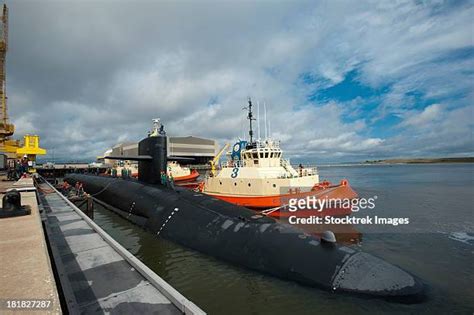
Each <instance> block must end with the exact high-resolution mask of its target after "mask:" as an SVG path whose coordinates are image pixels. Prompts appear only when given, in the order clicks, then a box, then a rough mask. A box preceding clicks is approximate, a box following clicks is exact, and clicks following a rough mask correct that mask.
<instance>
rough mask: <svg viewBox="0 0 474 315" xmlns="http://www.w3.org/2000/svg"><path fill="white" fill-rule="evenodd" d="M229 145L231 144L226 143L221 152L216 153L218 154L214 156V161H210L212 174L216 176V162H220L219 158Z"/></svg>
mask: <svg viewBox="0 0 474 315" xmlns="http://www.w3.org/2000/svg"><path fill="white" fill-rule="evenodd" d="M228 147H229V144H228V143H226V144H225V145H224V146H223V147H222V149H221V150H220V151H219V153H217V154H216V156H215V157H214V159H212V161H210V162H209V163H211V176H216V169H217V167H216V164H217V163H218V162H219V159H220V158H221V155H222V153H224V152H225V150H227V148H228Z"/></svg>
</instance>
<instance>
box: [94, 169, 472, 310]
mask: <svg viewBox="0 0 474 315" xmlns="http://www.w3.org/2000/svg"><path fill="white" fill-rule="evenodd" d="M319 172H320V176H321V179H328V180H331V181H333V182H338V181H340V180H341V179H343V178H346V179H348V180H349V182H350V183H351V185H352V186H353V188H354V189H355V190H356V191H357V192H358V193H359V195H360V196H362V197H372V196H377V203H376V208H375V209H373V210H371V212H362V211H360V212H359V213H357V214H355V215H356V216H365V215H367V214H369V215H374V214H376V215H378V216H386V217H409V218H410V224H409V225H408V226H404V227H401V226H398V227H380V228H374V227H370V226H356V227H354V228H355V229H357V230H358V231H360V232H361V233H362V236H361V238H360V239H359V242H358V243H357V244H353V245H351V246H354V247H359V248H360V249H362V250H363V251H365V252H369V253H371V254H374V255H376V256H379V257H381V258H384V259H385V260H387V261H389V262H391V263H393V264H396V265H399V266H401V267H402V268H404V269H405V270H407V271H409V272H411V273H412V274H414V275H416V276H418V277H419V278H421V279H423V280H424V282H425V283H426V284H427V286H428V298H427V300H426V301H425V302H423V303H420V304H412V305H404V304H398V303H393V302H387V301H384V300H378V299H370V298H359V297H352V296H346V295H339V294H333V293H330V292H325V291H322V290H318V289H315V288H308V287H304V286H302V285H299V284H296V283H293V282H289V281H283V280H279V279H276V278H273V277H271V276H266V275H262V274H259V273H257V272H253V271H250V270H246V269H243V268H240V267H237V266H233V265H229V264H227V263H224V262H221V261H219V260H216V259H213V258H211V257H209V256H207V255H203V254H200V253H198V252H196V251H193V250H190V249H187V248H184V247H182V246H179V245H177V244H174V243H172V242H169V241H166V240H164V239H160V238H157V237H155V236H154V235H152V234H151V233H148V232H146V231H144V230H142V229H141V228H139V227H137V226H135V225H133V224H131V223H129V222H128V221H126V220H124V219H122V218H121V217H119V216H117V215H115V214H114V213H111V212H109V211H107V210H104V209H101V208H100V207H97V208H96V214H95V221H96V222H97V223H98V224H99V225H100V226H101V227H102V228H104V229H105V230H106V231H107V232H108V233H109V234H110V235H112V236H113V237H114V238H115V239H116V240H117V241H119V242H120V243H121V244H122V245H123V246H124V247H126V248H127V249H128V250H129V251H131V252H132V253H133V254H135V255H136V256H137V257H138V258H139V259H141V260H142V261H143V262H144V263H145V264H146V265H147V266H149V267H150V268H151V269H153V270H154V271H155V272H156V273H157V274H158V275H160V276H161V277H162V278H164V279H165V280H166V281H168V282H169V283H170V284H171V285H172V286H173V287H175V288H176V289H177V290H178V291H180V292H181V293H182V294H184V295H185V296H186V297H187V298H189V299H190V300H192V301H193V302H195V303H196V304H197V305H199V306H200V307H201V308H202V309H204V310H205V311H206V312H208V313H209V314H315V313H326V314H380V313H393V314H398V313H400V314H402V313H403V314H406V313H417V314H419V313H422V314H448V313H459V314H473V311H474V276H473V275H474V219H473V218H474V209H473V207H474V200H473V199H474V197H473V196H474V165H468V164H458V165H454V164H439V165H438V164H431V165H393V166H383V165H373V166H350V167H341V166H339V167H336V166H333V167H321V168H320V169H319ZM366 211H368V210H366ZM282 246H284V245H282ZM314 268H318V266H317V265H316V266H314Z"/></svg>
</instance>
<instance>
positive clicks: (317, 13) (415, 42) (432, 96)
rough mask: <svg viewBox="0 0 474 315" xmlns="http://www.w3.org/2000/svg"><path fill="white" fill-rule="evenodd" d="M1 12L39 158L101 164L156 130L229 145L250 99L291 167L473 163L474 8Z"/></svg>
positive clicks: (224, 6)
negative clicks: (456, 159)
mask: <svg viewBox="0 0 474 315" xmlns="http://www.w3.org/2000/svg"><path fill="white" fill-rule="evenodd" d="M6 3H7V5H8V7H9V9H10V12H9V13H10V16H9V17H10V23H9V51H8V55H7V95H8V104H9V115H10V119H11V121H12V122H13V123H14V124H15V125H16V133H15V137H17V138H20V137H21V136H22V135H23V134H25V133H36V134H39V135H40V136H41V146H42V147H44V148H46V149H47V150H48V155H47V156H46V157H45V158H44V159H43V160H52V159H55V160H81V161H82V160H93V159H94V158H95V157H96V156H98V155H101V154H102V153H103V152H104V151H105V150H106V149H108V148H110V147H111V146H113V145H114V144H116V143H120V142H136V141H139V140H140V139H142V138H143V137H144V136H146V134H147V131H148V130H149V129H150V128H151V119H152V118H156V117H159V118H161V121H162V122H163V124H164V125H165V129H166V131H167V132H168V135H172V136H187V135H194V136H201V137H206V138H213V139H216V140H218V142H219V144H221V145H223V144H224V143H226V142H234V141H235V140H236V139H237V138H239V137H240V138H242V137H243V136H245V134H246V132H247V128H248V122H247V121H245V115H246V113H245V112H244V111H243V109H242V108H243V107H244V106H246V102H247V99H248V97H251V98H252V100H253V102H254V105H255V111H257V108H258V107H259V108H260V111H259V112H260V117H261V119H260V136H261V137H264V135H265V127H264V125H265V124H264V119H263V117H264V115H263V112H264V104H265V107H266V109H267V121H268V125H269V128H267V129H269V131H270V135H271V137H272V138H275V139H279V140H280V141H281V146H282V149H283V150H284V154H285V156H286V157H288V158H292V159H293V160H294V159H296V160H300V161H311V162H319V161H363V160H366V159H382V158H391V157H440V156H472V155H474V142H473V129H474V128H473V121H474V119H473V118H474V117H473V108H474V80H473V77H474V22H473V21H474V18H473V17H474V2H473V1H342V0H337V1H282V0H280V1H260V2H254V1H217V0H216V1H199V2H198V1H183V0H178V1H109V0H100V1H91V0H89V1H74V2H73V1H47V0H46V1H6ZM257 105H258V106H257ZM255 114H257V113H255Z"/></svg>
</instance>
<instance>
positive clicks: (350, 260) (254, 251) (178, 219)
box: [64, 126, 424, 303]
mask: <svg viewBox="0 0 474 315" xmlns="http://www.w3.org/2000/svg"><path fill="white" fill-rule="evenodd" d="M106 158H110V159H121V160H124V159H125V160H127V159H130V160H137V161H138V164H139V178H138V180H134V179H122V178H112V177H104V176H96V175H85V174H69V175H67V176H66V177H65V178H64V180H65V181H67V182H68V183H69V184H71V185H75V183H76V182H77V181H79V182H81V183H82V184H83V188H84V190H85V191H86V192H87V193H89V194H91V195H92V196H94V197H95V198H97V199H99V200H100V201H102V202H104V203H106V204H108V205H110V206H111V208H112V209H114V211H115V212H117V213H119V214H120V215H121V216H123V217H124V218H126V219H127V220H130V221H132V222H133V223H135V224H137V225H139V226H142V227H143V228H144V229H146V230H148V231H149V232H151V233H153V234H155V235H156V236H157V237H163V238H166V239H168V240H170V241H173V242H175V243H178V244H180V245H182V246H185V247H188V248H191V249H193V250H196V251H199V252H201V253H204V254H207V255H210V256H213V257H215V258H218V259H221V260H223V261H226V262H229V263H231V264H234V265H238V266H242V267H246V268H249V269H252V270H255V271H259V272H262V273H266V274H269V275H273V276H276V277H278V278H281V279H286V280H291V281H295V282H298V283H301V284H303V285H307V286H312V287H317V288H321V289H325V290H328V291H332V292H336V293H338V292H344V293H351V294H357V295H363V296H367V297H381V298H386V299H392V300H396V301H399V302H407V303H413V302H419V301H420V300H422V297H423V296H424V284H423V283H422V281H421V280H420V279H418V278H417V277H415V276H413V275H411V274H410V273H408V272H407V271H405V270H403V269H401V268H399V267H397V266H395V265H392V264H390V263H388V262H386V261H384V260H383V259H380V258H378V257H375V256H373V255H371V254H368V253H364V252H362V251H359V250H354V249H352V248H350V247H347V246H342V245H338V244H336V243H332V242H326V241H324V239H320V238H318V237H316V236H313V235H309V234H307V233H305V232H303V231H302V230H300V229H298V228H296V227H293V226H291V225H288V224H284V223H281V222H278V221H277V220H275V219H274V218H271V217H267V216H263V215H259V214H256V213H255V212H254V211H252V210H249V209H247V208H244V207H241V206H237V205H234V204H231V203H227V202H225V201H222V200H219V199H216V198H213V197H211V196H208V195H205V194H202V193H200V192H195V191H192V190H188V189H185V188H180V187H176V188H174V187H168V186H169V185H163V184H162V183H161V182H160V174H161V171H166V165H167V138H166V134H165V132H164V130H163V126H161V128H160V130H159V132H153V133H152V134H150V135H149V136H148V137H146V138H144V139H143V140H141V141H140V142H139V146H138V156H133V157H124V156H120V157H116V156H108V157H106Z"/></svg>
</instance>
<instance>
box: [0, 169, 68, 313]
mask: <svg viewBox="0 0 474 315" xmlns="http://www.w3.org/2000/svg"><path fill="white" fill-rule="evenodd" d="M11 188H16V189H18V190H20V191H23V192H21V200H22V205H25V206H27V207H29V208H30V210H31V214H30V215H26V216H21V217H13V218H4V219H0V257H1V259H0V302H1V305H0V314H13V313H14V314H18V312H19V311H26V310H27V309H21V308H16V307H15V308H11V309H7V301H18V300H33V299H34V300H49V301H51V305H50V306H49V307H48V309H43V310H41V309H38V310H37V311H35V314H60V313H61V306H60V303H59V297H58V293H57V287H56V283H55V280H54V275H53V271H52V268H51V262H50V258H49V255H48V249H47V244H46V242H45V236H44V233H43V227H42V224H41V217H40V213H39V209H38V204H37V199H36V192H35V187H34V185H33V180H32V179H31V178H24V179H20V180H19V181H18V182H16V183H13V182H4V181H0V191H1V193H0V203H1V199H2V197H3V195H4V193H5V192H6V191H7V190H8V189H11ZM10 305H11V304H10Z"/></svg>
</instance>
